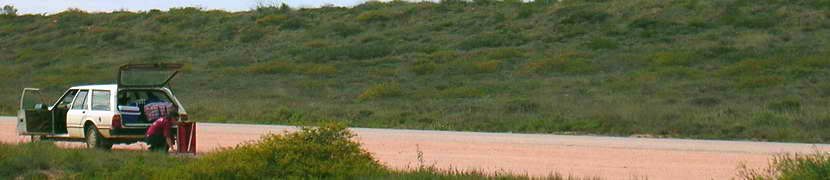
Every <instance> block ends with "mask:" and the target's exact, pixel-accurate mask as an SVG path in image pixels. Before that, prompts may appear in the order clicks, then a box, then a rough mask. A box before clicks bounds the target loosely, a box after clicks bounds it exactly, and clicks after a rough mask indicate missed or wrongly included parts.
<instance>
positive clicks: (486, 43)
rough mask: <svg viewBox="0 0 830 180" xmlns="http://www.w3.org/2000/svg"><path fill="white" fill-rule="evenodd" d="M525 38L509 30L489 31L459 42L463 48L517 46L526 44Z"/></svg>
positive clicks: (460, 47) (459, 45) (459, 46)
mask: <svg viewBox="0 0 830 180" xmlns="http://www.w3.org/2000/svg"><path fill="white" fill-rule="evenodd" d="M524 42H525V40H524V38H522V37H520V36H518V35H515V34H512V33H508V32H487V33H481V34H478V35H475V36H472V37H469V38H467V39H466V40H464V41H461V43H459V44H458V46H457V47H458V48H459V49H462V50H470V49H476V48H485V47H501V46H516V45H521V44H524Z"/></svg>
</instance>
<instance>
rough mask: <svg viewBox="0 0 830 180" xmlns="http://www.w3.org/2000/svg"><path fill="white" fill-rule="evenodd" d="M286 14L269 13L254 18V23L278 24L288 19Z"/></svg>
mask: <svg viewBox="0 0 830 180" xmlns="http://www.w3.org/2000/svg"><path fill="white" fill-rule="evenodd" d="M288 19H289V18H288V16H286V15H270V16H265V17H262V18H259V19H257V20H256V24H259V25H280V24H283V23H285V22H286V21H288Z"/></svg>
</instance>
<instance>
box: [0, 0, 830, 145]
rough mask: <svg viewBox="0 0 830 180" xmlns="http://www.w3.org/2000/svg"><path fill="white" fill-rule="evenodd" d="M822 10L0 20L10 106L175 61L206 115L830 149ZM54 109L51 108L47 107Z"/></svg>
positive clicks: (829, 63)
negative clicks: (25, 96) (27, 91)
mask: <svg viewBox="0 0 830 180" xmlns="http://www.w3.org/2000/svg"><path fill="white" fill-rule="evenodd" d="M828 4H829V3H827V1H826V0H790V1H783V0H625V1H605V0H566V1H549V0H537V1H533V2H521V1H498V0H492V1H491V0H481V1H479V0H475V1H460V0H443V1H438V2H404V1H391V2H377V1H370V2H366V3H363V4H360V5H357V6H355V7H349V8H346V7H328V6H327V7H321V8H291V7H287V6H261V7H258V8H256V9H252V10H250V11H246V12H233V13H231V12H224V11H221V10H204V9H200V8H193V7H184V8H174V9H170V10H169V11H159V10H150V11H146V12H123V11H116V12H111V13H88V12H84V11H81V10H77V9H70V10H66V11H64V12H61V13H57V14H52V15H29V14H15V13H10V12H13V11H11V10H13V9H14V8H13V7H11V8H9V9H10V10H4V11H3V13H4V15H0V82H3V83H4V85H3V86H0V94H2V95H0V102H5V103H2V104H0V112H3V114H13V113H14V112H15V111H16V109H15V104H14V103H13V102H15V101H16V100H17V99H18V98H19V97H18V95H19V93H20V91H21V89H22V88H23V87H39V88H43V89H44V90H46V93H45V94H46V95H48V97H47V99H48V98H56V97H57V96H58V94H60V93H61V91H63V90H64V89H65V88H66V87H68V86H70V85H77V84H88V83H112V82H113V80H114V76H115V74H116V73H115V69H116V67H118V66H119V65H122V64H126V63H156V62H178V63H185V64H187V72H185V73H183V74H182V77H179V78H178V79H176V80H175V81H174V82H173V84H172V87H173V89H174V90H175V91H176V92H177V94H178V97H179V98H180V99H181V100H182V101H183V102H185V103H186V104H185V105H186V107H187V108H188V109H187V110H188V111H189V112H190V113H191V114H192V116H191V118H192V119H194V120H197V121H203V122H204V121H209V122H236V123H277V124H293V125H313V124H315V123H316V121H315V120H313V119H314V118H312V119H308V117H324V118H327V119H334V120H337V121H340V122H344V123H347V124H349V126H357V127H384V128H416V129H437V130H462V131H492V132H524V133H568V134H573V133H576V134H601V135H614V136H628V135H632V134H652V135H655V136H660V137H677V138H703V139H744V140H759V141H789V142H823V143H827V142H830V131H827V130H826V129H828V128H830V123H828V122H830V112H828V111H827V107H828V105H830V100H828V98H827V97H830V81H827V80H826V78H824V77H827V76H828V75H830V48H828V46H827V44H828V42H827V39H830V38H828V37H830V21H828V19H830V6H828ZM50 100H54V99H50Z"/></svg>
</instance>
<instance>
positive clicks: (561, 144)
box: [0, 117, 830, 179]
mask: <svg viewBox="0 0 830 180" xmlns="http://www.w3.org/2000/svg"><path fill="white" fill-rule="evenodd" d="M197 129H198V131H199V132H198V135H199V136H198V137H197V138H198V139H197V142H198V145H197V146H198V148H199V151H200V152H208V151H213V150H216V149H217V148H220V147H231V146H234V145H236V144H239V143H242V142H245V141H250V140H255V139H257V138H258V137H259V136H261V135H262V134H265V133H268V132H273V133H283V132H286V131H289V132H290V131H295V130H296V128H294V127H290V126H274V125H243V124H215V123H199V125H198V127H197ZM352 130H353V131H354V132H356V133H357V134H358V137H356V139H357V141H359V142H360V143H362V144H363V147H364V148H366V149H367V150H368V151H369V152H372V153H373V155H374V156H375V157H376V158H377V159H378V160H380V161H381V162H383V163H385V164H386V165H388V166H390V167H393V168H407V167H415V166H418V165H419V161H418V159H417V152H418V150H420V151H421V152H423V160H424V162H425V164H427V165H435V166H437V167H441V168H450V167H452V168H456V169H467V170H469V169H476V170H483V171H485V172H511V173H518V174H529V175H532V176H543V175H548V174H551V173H559V174H563V175H573V176H578V177H584V176H599V177H602V178H606V179H632V178H643V177H646V178H648V179H729V178H732V177H734V176H735V175H736V172H737V169H738V167H739V165H740V164H746V165H747V166H749V167H755V168H761V167H766V165H767V162H768V160H769V158H770V157H772V155H775V154H778V153H811V152H814V151H815V150H817V149H818V150H825V151H828V150H830V145H824V144H820V145H813V144H798V143H762V142H736V141H705V140H684V139H643V138H621V137H597V136H563V135H537V134H505V133H475V132H448V131H420V130H395V129H368V128H353V129H352ZM26 139H27V137H22V136H17V135H16V134H15V122H14V119H13V118H10V117H0V141H2V142H25V140H26ZM63 144H68V145H70V146H71V145H73V144H72V143H63ZM74 145H75V146H80V145H81V144H78V143H75V144H74ZM137 148H142V145H141V144H137V145H135V144H134V145H129V146H127V145H119V146H116V149H137Z"/></svg>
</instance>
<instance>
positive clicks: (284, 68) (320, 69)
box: [245, 60, 337, 76]
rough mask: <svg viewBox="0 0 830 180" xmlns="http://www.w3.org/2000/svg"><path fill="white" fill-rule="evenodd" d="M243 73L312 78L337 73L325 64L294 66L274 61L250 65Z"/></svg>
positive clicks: (331, 66)
mask: <svg viewBox="0 0 830 180" xmlns="http://www.w3.org/2000/svg"><path fill="white" fill-rule="evenodd" d="M245 71H247V72H252V73H265V74H279V73H301V74H305V75H312V76H325V75H333V74H335V73H337V67H335V66H333V65H327V64H294V63H291V62H285V61H279V60H274V61H271V62H267V63H260V64H252V65H250V66H248V68H247V69H245Z"/></svg>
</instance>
